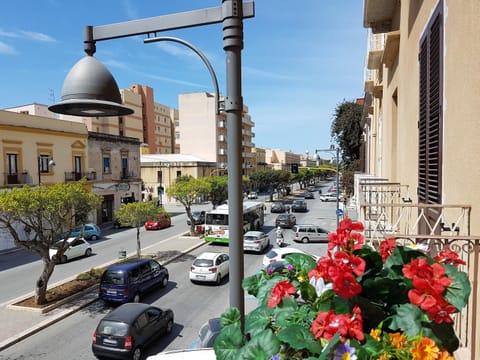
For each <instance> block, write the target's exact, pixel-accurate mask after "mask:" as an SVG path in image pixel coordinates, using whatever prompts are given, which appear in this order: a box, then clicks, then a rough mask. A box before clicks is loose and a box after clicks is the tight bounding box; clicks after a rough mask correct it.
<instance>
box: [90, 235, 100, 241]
mask: <svg viewBox="0 0 480 360" xmlns="http://www.w3.org/2000/svg"><path fill="white" fill-rule="evenodd" d="M97 239H98V236H97V235H92V236H90V240H94V241H95V240H97Z"/></svg>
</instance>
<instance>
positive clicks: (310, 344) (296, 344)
mask: <svg viewBox="0 0 480 360" xmlns="http://www.w3.org/2000/svg"><path fill="white" fill-rule="evenodd" d="M278 339H279V340H280V341H282V342H284V343H286V344H289V345H290V346H291V347H292V348H293V349H297V350H303V349H305V350H308V351H310V352H312V353H320V352H321V351H322V346H321V345H320V343H319V342H318V341H316V340H315V339H314V338H313V335H312V333H311V332H310V331H309V329H306V328H305V327H303V326H300V325H295V324H294V325H290V326H289V327H288V328H285V329H282V330H280V331H279V332H278Z"/></svg>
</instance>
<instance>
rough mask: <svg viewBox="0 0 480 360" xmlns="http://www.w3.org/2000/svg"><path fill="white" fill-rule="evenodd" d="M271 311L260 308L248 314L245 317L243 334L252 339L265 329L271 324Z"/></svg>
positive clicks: (264, 307)
mask: <svg viewBox="0 0 480 360" xmlns="http://www.w3.org/2000/svg"><path fill="white" fill-rule="evenodd" d="M272 315H273V309H270V308H268V307H267V306H260V307H257V308H256V309H254V310H253V311H251V312H250V313H248V315H247V316H246V317H245V333H247V334H250V336H251V337H252V338H253V337H255V336H256V335H257V333H259V332H261V331H263V330H265V329H267V328H268V327H269V326H270V324H271V318H272Z"/></svg>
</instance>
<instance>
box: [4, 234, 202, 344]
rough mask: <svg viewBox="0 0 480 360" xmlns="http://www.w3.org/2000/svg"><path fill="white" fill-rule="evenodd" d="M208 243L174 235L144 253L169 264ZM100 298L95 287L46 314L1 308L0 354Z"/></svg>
mask: <svg viewBox="0 0 480 360" xmlns="http://www.w3.org/2000/svg"><path fill="white" fill-rule="evenodd" d="M204 244H205V242H204V241H203V240H202V239H200V238H198V237H187V236H185V237H184V236H174V237H171V238H169V239H167V240H165V241H162V242H161V243H159V244H157V245H154V246H150V247H148V248H147V249H144V250H143V251H144V254H155V255H156V256H157V257H158V258H159V261H160V262H161V263H162V264H168V263H170V262H172V261H174V260H175V259H177V258H178V257H180V256H182V255H183V254H185V253H188V252H190V251H192V250H194V249H196V248H198V247H200V246H202V245H204ZM128 255H130V254H128ZM25 297H26V296H25ZM97 299H98V290H97V288H94V289H91V290H90V291H88V292H85V293H84V294H82V295H81V296H80V297H77V298H75V299H73V300H72V301H70V302H68V303H66V304H64V305H61V306H59V307H58V308H56V309H54V310H51V311H49V312H47V313H45V314H42V313H41V312H40V311H37V310H30V309H26V308H19V307H13V306H11V305H10V304H2V305H0V323H1V324H2V326H1V327H0V339H2V340H1V341H0V351H2V350H3V349H6V348H7V347H9V346H11V345H13V344H15V343H17V342H19V341H21V340H23V339H25V338H27V337H28V336H30V335H32V334H35V333H36V332H39V331H40V330H42V329H44V328H46V327H47V326H49V325H51V324H53V323H55V322H57V321H60V320H62V319H63V318H65V317H67V316H69V315H71V314H73V313H75V312H76V311H78V310H80V309H82V308H83V307H85V306H88V305H89V304H91V303H93V302H94V301H96V300H97ZM18 300H20V299H15V300H12V303H15V302H17V301H18Z"/></svg>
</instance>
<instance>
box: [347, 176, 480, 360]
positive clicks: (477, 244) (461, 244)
mask: <svg viewBox="0 0 480 360" xmlns="http://www.w3.org/2000/svg"><path fill="white" fill-rule="evenodd" d="M355 197H356V199H357V211H359V220H360V221H361V222H362V223H363V224H364V228H365V230H364V234H365V238H366V242H367V243H369V244H370V245H373V246H374V247H376V246H378V244H379V242H380V241H381V240H383V239H385V238H394V239H397V240H398V241H401V242H410V243H416V244H418V243H422V244H427V245H428V249H429V252H431V253H432V255H435V254H437V253H438V252H440V251H441V250H443V249H447V248H448V249H451V250H452V251H454V252H455V253H457V254H458V255H459V256H460V258H461V259H463V260H465V262H466V263H467V265H465V266H463V269H461V270H463V271H465V272H466V273H467V274H468V276H469V280H470V284H471V286H472V292H471V295H470V298H469V302H468V304H467V307H466V308H465V309H463V310H462V312H460V313H459V314H457V315H456V319H455V332H456V334H457V336H458V338H459V340H460V348H459V349H458V350H457V351H456V352H455V357H456V359H462V360H463V359H470V360H476V359H480V339H478V338H477V333H476V329H477V328H480V316H478V315H477V312H478V311H479V310H480V308H479V306H478V305H477V302H478V301H477V299H478V297H479V296H480V290H479V286H478V281H479V280H480V279H479V277H480V236H471V234H470V216H471V206H470V205H463V204H459V205H455V204H448V205H445V204H443V205H441V204H415V203H412V200H411V199H410V198H409V197H408V187H406V186H402V185H400V184H399V183H390V182H388V181H387V180H386V179H375V178H366V179H361V180H360V181H359V183H358V187H357V188H356V193H355ZM432 214H433V216H432Z"/></svg>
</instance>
